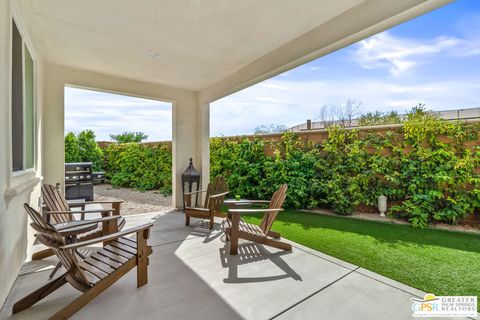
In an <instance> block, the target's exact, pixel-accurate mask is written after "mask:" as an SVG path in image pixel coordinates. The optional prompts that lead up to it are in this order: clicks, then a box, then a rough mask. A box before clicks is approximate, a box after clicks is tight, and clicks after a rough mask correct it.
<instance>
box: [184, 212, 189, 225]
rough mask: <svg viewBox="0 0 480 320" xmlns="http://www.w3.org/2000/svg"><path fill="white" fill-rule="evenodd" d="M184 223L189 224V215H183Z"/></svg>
mask: <svg viewBox="0 0 480 320" xmlns="http://www.w3.org/2000/svg"><path fill="white" fill-rule="evenodd" d="M185 225H186V226H189V225H190V217H189V216H187V215H185Z"/></svg>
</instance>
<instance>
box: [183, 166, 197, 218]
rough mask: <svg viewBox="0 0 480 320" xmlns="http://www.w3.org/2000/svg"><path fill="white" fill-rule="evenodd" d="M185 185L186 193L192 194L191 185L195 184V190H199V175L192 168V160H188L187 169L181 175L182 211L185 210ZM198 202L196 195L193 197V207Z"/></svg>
mask: <svg viewBox="0 0 480 320" xmlns="http://www.w3.org/2000/svg"><path fill="white" fill-rule="evenodd" d="M185 183H186V184H187V186H188V192H192V190H193V184H194V183H196V184H197V190H196V191H198V190H200V173H198V171H197V170H196V169H195V167H194V166H193V160H192V158H190V164H189V165H188V168H187V169H186V170H185V171H184V172H183V173H182V197H183V209H185ZM197 202H198V193H197V194H196V197H195V207H196V206H197Z"/></svg>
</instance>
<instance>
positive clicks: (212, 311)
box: [0, 212, 452, 320]
mask: <svg viewBox="0 0 480 320" xmlns="http://www.w3.org/2000/svg"><path fill="white" fill-rule="evenodd" d="M148 221H152V222H153V223H154V227H153V228H152V230H151V236H150V240H149V243H150V245H152V247H153V254H152V255H151V256H150V265H149V281H148V284H147V285H146V286H144V287H142V288H139V289H137V288H136V272H135V271H131V272H130V273H129V274H127V275H126V276H125V277H123V278H122V279H121V280H120V281H118V282H117V283H115V284H114V285H113V286H112V287H110V288H109V289H108V290H107V291H105V292H104V293H102V294H101V295H100V296H99V297H97V298H96V299H94V300H93V301H92V302H91V303H89V304H88V305H87V306H86V307H84V308H83V309H82V310H81V311H79V312H78V313H77V314H75V315H74V317H73V319H108V318H110V319H153V318H155V319H202V320H204V319H389V320H394V319H411V311H410V310H411V301H410V299H411V298H412V297H414V296H415V297H423V295H424V292H421V291H419V290H416V289H414V288H411V287H408V286H405V285H403V284H400V283H398V282H396V281H393V280H390V279H388V278H385V277H383V276H380V275H377V274H375V273H372V272H370V271H368V270H365V269H362V268H359V267H357V266H355V265H352V264H349V263H346V262H343V261H341V260H338V259H336V258H333V257H330V256H328V255H325V254H323V253H320V252H318V251H315V250H311V249H308V248H306V247H304V246H301V245H299V244H296V243H292V244H293V246H294V248H293V251H292V252H282V251H279V250H276V249H273V248H269V247H264V246H261V245H256V244H253V243H248V242H245V243H242V244H240V246H239V254H238V255H237V256H230V255H229V254H228V244H225V237H224V236H223V234H222V232H221V230H220V226H219V225H218V224H216V225H215V229H214V230H213V231H211V232H210V231H209V230H208V229H207V226H208V224H207V223H205V222H203V221H200V220H198V219H193V223H192V225H191V226H189V227H186V226H185V225H184V216H183V214H182V213H180V212H166V213H149V214H142V215H133V216H127V227H129V226H134V225H138V224H141V223H144V222H148ZM217 222H220V220H218V221H217ZM55 263H56V258H55V257H51V258H49V259H45V260H43V261H34V262H27V263H25V265H24V267H23V269H22V272H21V274H20V275H19V276H18V278H17V281H16V283H15V286H14V288H13V289H12V291H11V293H10V295H9V297H8V299H7V301H6V303H5V305H4V307H3V309H2V311H1V312H0V318H1V319H46V318H48V317H49V316H51V315H53V314H54V313H55V311H57V310H59V309H60V308H62V307H63V306H65V305H66V304H67V303H68V302H70V301H72V300H73V299H74V298H75V297H77V296H78V295H79V292H78V291H76V290H75V289H73V288H72V287H71V286H69V285H66V286H64V287H62V288H61V289H60V290H57V291H56V292H54V293H53V294H52V295H50V296H48V297H47V298H46V299H44V300H42V301H41V302H39V303H38V304H37V305H35V306H33V307H31V308H30V309H28V310H25V311H23V312H21V313H19V314H17V315H15V316H11V310H12V306H13V304H14V302H15V301H17V300H18V299H20V298H21V297H23V296H24V295H26V294H28V293H30V292H32V291H34V290H35V289H36V288H38V287H40V286H41V285H43V284H44V283H45V282H46V281H47V279H48V275H49V273H50V269H51V268H52V267H53V265H54V264H55ZM450 319H452V318H450Z"/></svg>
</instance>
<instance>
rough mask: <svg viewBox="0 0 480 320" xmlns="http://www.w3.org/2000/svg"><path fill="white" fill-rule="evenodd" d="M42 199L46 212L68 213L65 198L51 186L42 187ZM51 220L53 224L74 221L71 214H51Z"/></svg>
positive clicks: (68, 208) (68, 209) (68, 207)
mask: <svg viewBox="0 0 480 320" xmlns="http://www.w3.org/2000/svg"><path fill="white" fill-rule="evenodd" d="M42 198H43V202H44V203H45V205H46V207H47V210H48V211H70V206H69V205H68V204H67V200H66V199H65V197H64V196H63V195H62V194H61V193H60V192H59V191H58V190H57V188H55V186H53V185H51V184H44V185H43V186H42ZM52 219H53V221H54V222H55V223H62V222H68V221H72V220H75V218H74V217H73V215H71V214H53V215H52Z"/></svg>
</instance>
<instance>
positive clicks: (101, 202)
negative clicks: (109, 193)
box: [85, 200, 125, 204]
mask: <svg viewBox="0 0 480 320" xmlns="http://www.w3.org/2000/svg"><path fill="white" fill-rule="evenodd" d="M124 202H125V201H123V200H115V201H86V202H85V204H110V203H124Z"/></svg>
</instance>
